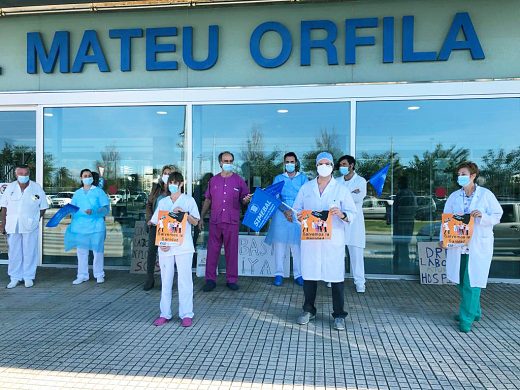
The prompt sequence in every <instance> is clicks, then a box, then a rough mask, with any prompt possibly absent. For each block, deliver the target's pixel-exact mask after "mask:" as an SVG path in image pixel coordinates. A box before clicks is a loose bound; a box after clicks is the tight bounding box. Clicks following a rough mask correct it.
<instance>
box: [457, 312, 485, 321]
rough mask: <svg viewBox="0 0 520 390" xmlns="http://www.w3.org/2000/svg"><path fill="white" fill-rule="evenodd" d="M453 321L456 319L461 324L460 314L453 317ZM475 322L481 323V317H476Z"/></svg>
mask: <svg viewBox="0 0 520 390" xmlns="http://www.w3.org/2000/svg"><path fill="white" fill-rule="evenodd" d="M453 319H454V320H455V321H457V322H459V321H460V316H459V315H458V314H455V315H454V316H453ZM475 321H477V322H479V321H480V316H476V317H475Z"/></svg>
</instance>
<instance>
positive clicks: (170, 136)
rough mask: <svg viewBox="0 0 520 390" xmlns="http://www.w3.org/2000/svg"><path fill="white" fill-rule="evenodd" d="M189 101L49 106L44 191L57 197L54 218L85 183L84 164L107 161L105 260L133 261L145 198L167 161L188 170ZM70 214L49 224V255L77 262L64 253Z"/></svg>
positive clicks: (54, 259)
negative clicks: (54, 224) (180, 103)
mask: <svg viewBox="0 0 520 390" xmlns="http://www.w3.org/2000/svg"><path fill="white" fill-rule="evenodd" d="M184 122H185V109H184V107H183V106H135V107H70V108H68V107H67V108H47V109H45V113H44V150H45V154H44V160H45V172H46V173H45V180H44V184H45V190H46V192H47V194H49V195H50V196H52V197H53V208H52V209H51V210H49V212H48V213H47V215H46V218H49V217H51V216H52V215H53V214H54V213H55V212H56V210H58V207H61V206H63V204H66V203H69V202H70V198H71V195H72V193H73V192H74V191H75V190H76V189H77V188H79V186H80V179H79V174H80V171H81V169H83V168H88V169H91V170H92V171H96V172H99V167H103V168H104V179H105V185H104V190H105V191H106V192H107V193H108V194H109V196H110V203H111V212H110V214H109V215H108V216H107V217H106V226H107V237H106V240H105V264H106V265H130V263H131V258H132V252H131V245H132V238H133V233H134V227H135V223H136V221H140V220H144V216H145V202H146V199H147V196H148V194H149V192H150V189H151V187H152V184H153V182H154V181H156V179H157V177H158V175H159V174H160V172H161V168H162V167H163V166H164V165H167V164H170V165H173V166H174V167H176V169H178V170H180V171H181V172H184V170H185V164H184V156H185V152H184V142H185V123H184ZM67 223H68V221H67V220H66V221H65V222H62V223H61V224H60V226H59V227H58V228H55V229H44V238H43V262H44V263H67V264H75V263H76V258H75V252H74V251H71V252H64V249H63V235H64V232H65V228H66V226H67Z"/></svg>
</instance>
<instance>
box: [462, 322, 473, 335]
mask: <svg viewBox="0 0 520 390" xmlns="http://www.w3.org/2000/svg"><path fill="white" fill-rule="evenodd" d="M459 329H460V331H461V332H462V333H469V332H470V331H471V325H470V324H466V323H464V322H461V323H460V324H459Z"/></svg>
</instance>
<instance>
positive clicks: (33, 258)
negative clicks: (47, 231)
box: [7, 229, 39, 281]
mask: <svg viewBox="0 0 520 390" xmlns="http://www.w3.org/2000/svg"><path fill="white" fill-rule="evenodd" d="M38 232H39V229H36V230H35V231H33V232H31V233H12V234H9V235H8V236H7V243H8V246H9V249H8V256H9V265H8V267H7V274H8V275H9V276H10V278H11V280H17V281H21V280H22V279H23V280H28V279H31V280H32V279H34V278H35V277H36V266H37V264H38Z"/></svg>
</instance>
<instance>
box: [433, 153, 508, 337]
mask: <svg viewBox="0 0 520 390" xmlns="http://www.w3.org/2000/svg"><path fill="white" fill-rule="evenodd" d="M478 174H479V170H478V167H477V164H475V163H473V162H464V163H462V164H460V165H459V166H458V168H457V175H458V177H457V183H458V184H459V185H460V186H461V187H462V188H461V189H460V190H457V191H455V192H453V193H452V194H451V195H450V196H449V197H448V200H447V201H446V205H445V206H444V213H453V214H471V216H472V217H473V218H474V220H475V225H474V229H473V235H472V237H471V239H470V242H469V244H468V245H467V246H463V247H454V248H448V249H447V254H446V274H447V277H448V279H449V280H451V281H452V282H454V283H457V284H458V285H459V292H460V298H461V301H460V308H459V314H458V315H456V316H455V320H457V321H460V323H459V326H460V330H461V332H464V333H467V332H469V331H470V330H471V325H472V324H473V321H478V320H480V316H481V310H480V289H481V288H486V284H487V279H488V275H489V268H490V266H491V259H492V257H493V240H494V238H493V226H494V225H496V224H497V223H499V222H500V218H501V217H502V213H503V211H502V207H501V206H500V204H499V203H498V200H497V198H496V197H495V195H493V193H492V192H491V191H489V190H488V189H486V188H484V187H480V186H478V185H477V184H476V183H475V179H476V178H477V176H478ZM440 240H441V241H442V229H441V233H440Z"/></svg>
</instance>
